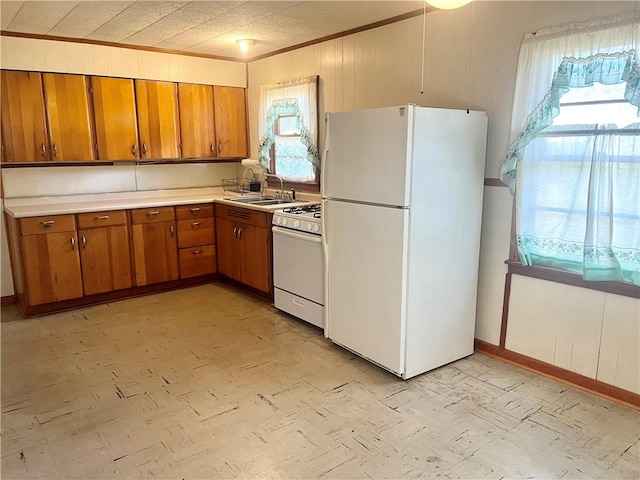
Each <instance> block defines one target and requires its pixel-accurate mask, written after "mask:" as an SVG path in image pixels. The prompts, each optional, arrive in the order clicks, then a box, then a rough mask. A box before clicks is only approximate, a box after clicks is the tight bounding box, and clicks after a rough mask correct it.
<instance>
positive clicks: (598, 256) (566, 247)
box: [501, 13, 640, 285]
mask: <svg viewBox="0 0 640 480" xmlns="http://www.w3.org/2000/svg"><path fill="white" fill-rule="evenodd" d="M639 20H640V19H639V17H638V14H637V13H635V14H629V15H627V16H622V17H617V18H614V19H603V20H598V21H592V22H588V23H584V24H576V25H568V26H564V27H559V28H551V29H547V30H544V31H538V32H536V33H535V34H530V35H528V36H527V37H526V38H525V39H524V41H523V44H522V48H521V51H520V58H519V62H518V72H517V79H516V89H515V95H514V107H513V116H512V127H511V138H512V144H511V146H510V148H509V152H508V154H507V158H506V160H505V162H504V165H503V167H502V170H501V179H502V180H503V182H505V183H506V184H507V185H509V187H510V188H511V190H512V191H515V195H516V243H517V248H518V253H519V255H520V259H521V261H522V263H523V264H524V265H542V266H548V267H554V268H560V269H563V270H569V271H573V272H576V273H580V274H582V275H583V277H584V278H585V279H586V280H613V281H628V282H632V283H634V284H636V285H640V138H639V137H640V136H639V135H638V134H637V132H638V131H639V129H640V123H632V124H631V125H629V126H626V128H615V129H614V130H610V129H609V127H604V128H603V127H602V126H599V127H598V133H597V134H585V135H571V136H563V137H554V136H545V135H543V134H541V132H544V130H545V129H546V128H547V127H549V126H550V125H551V124H552V123H553V120H554V118H556V117H557V116H558V115H559V113H560V108H561V107H560V98H561V97H562V96H563V95H564V94H566V93H567V92H569V91H570V90H572V89H578V88H580V89H584V88H589V87H590V86H591V85H593V84H594V83H596V84H602V85H622V84H624V88H622V89H621V90H622V91H623V97H624V98H625V99H626V100H627V101H628V102H629V104H630V106H631V105H632V106H634V107H633V108H639V109H640V62H639V60H638V51H639V49H640V21H639ZM639 111H640V110H639ZM618 127H621V125H618ZM608 130H610V131H608Z"/></svg>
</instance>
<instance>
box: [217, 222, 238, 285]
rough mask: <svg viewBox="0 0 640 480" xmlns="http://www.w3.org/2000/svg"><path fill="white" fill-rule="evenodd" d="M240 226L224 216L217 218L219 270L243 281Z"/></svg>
mask: <svg viewBox="0 0 640 480" xmlns="http://www.w3.org/2000/svg"><path fill="white" fill-rule="evenodd" d="M238 228H239V227H238V226H237V225H236V224H235V223H233V222H230V221H229V220H226V219H224V218H216V245H217V249H218V271H219V272H220V273H221V274H223V275H225V276H227V277H229V278H233V279H234V280H238V281H241V275H240V258H239V246H238V238H237V237H236V233H237V231H238Z"/></svg>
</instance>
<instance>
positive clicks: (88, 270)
mask: <svg viewBox="0 0 640 480" xmlns="http://www.w3.org/2000/svg"><path fill="white" fill-rule="evenodd" d="M78 226H79V227H80V230H79V232H78V236H79V242H80V260H81V264H82V284H83V287H84V294H85V295H94V294H97V293H104V292H111V291H114V290H121V289H124V288H130V287H131V286H132V285H133V279H132V274H131V247H130V243H129V226H128V225H127V216H126V212H124V211H109V212H95V213H83V214H79V215H78Z"/></svg>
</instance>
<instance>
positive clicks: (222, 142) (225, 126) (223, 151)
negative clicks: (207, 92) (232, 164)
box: [213, 86, 247, 157]
mask: <svg viewBox="0 0 640 480" xmlns="http://www.w3.org/2000/svg"><path fill="white" fill-rule="evenodd" d="M213 104H214V111H215V125H216V139H217V140H218V143H217V149H218V151H217V155H218V156H219V157H246V156H247V110H246V101H245V92H244V88H238V87H219V86H214V87H213Z"/></svg>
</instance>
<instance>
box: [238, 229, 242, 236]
mask: <svg viewBox="0 0 640 480" xmlns="http://www.w3.org/2000/svg"><path fill="white" fill-rule="evenodd" d="M240 237H242V229H241V228H238V238H240Z"/></svg>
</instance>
